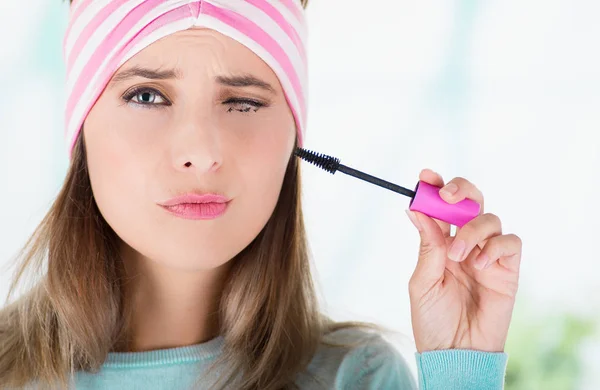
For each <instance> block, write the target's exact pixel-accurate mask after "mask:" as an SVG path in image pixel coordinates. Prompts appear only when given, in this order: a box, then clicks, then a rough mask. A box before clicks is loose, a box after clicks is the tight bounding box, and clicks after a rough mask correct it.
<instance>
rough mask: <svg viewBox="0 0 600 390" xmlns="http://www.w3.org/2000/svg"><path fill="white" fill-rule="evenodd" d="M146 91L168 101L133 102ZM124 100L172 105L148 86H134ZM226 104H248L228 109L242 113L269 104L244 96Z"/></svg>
mask: <svg viewBox="0 0 600 390" xmlns="http://www.w3.org/2000/svg"><path fill="white" fill-rule="evenodd" d="M144 92H150V93H152V94H155V95H158V96H160V97H161V98H162V99H163V100H165V101H166V102H167V103H156V104H154V103H138V102H132V100H133V98H134V97H136V96H137V95H139V94H141V93H144ZM123 100H124V101H125V102H126V103H133V104H135V105H137V106H147V107H145V108H151V107H152V106H163V107H164V106H170V105H171V103H170V102H169V101H168V100H167V98H165V97H164V96H163V94H162V93H160V92H158V91H157V90H156V89H154V88H148V87H138V88H134V89H132V90H131V91H130V92H128V93H127V94H125V95H124V96H123ZM223 104H224V105H246V107H244V108H242V109H239V108H235V107H233V106H232V107H229V108H228V109H227V112H232V111H234V110H235V111H238V112H242V113H247V112H249V111H250V110H252V111H254V112H257V111H258V110H259V109H260V108H262V107H266V106H267V104H265V103H262V102H259V101H257V100H253V99H243V98H229V99H227V100H226V101H224V102H223ZM157 108H162V107H157Z"/></svg>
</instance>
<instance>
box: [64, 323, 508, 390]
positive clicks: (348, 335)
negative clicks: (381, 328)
mask: <svg viewBox="0 0 600 390" xmlns="http://www.w3.org/2000/svg"><path fill="white" fill-rule="evenodd" d="M327 337H329V340H330V341H334V342H338V343H339V342H343V343H346V342H354V341H357V340H364V341H365V343H363V344H362V345H361V346H359V347H355V348H352V349H347V348H346V349H344V348H333V347H327V346H322V347H320V349H319V351H318V352H317V354H316V355H315V356H314V358H313V360H312V361H311V363H310V364H309V366H308V367H307V369H306V370H305V371H304V372H302V373H301V374H300V375H299V376H298V377H297V379H296V382H295V383H296V384H297V385H298V387H299V388H300V389H301V390H319V389H324V390H325V389H327V390H329V389H340V390H342V389H343V390H351V389H352V390H375V389H377V390H381V389H390V390H403V389H417V388H418V389H422V390H434V389H435V390H437V389H443V390H459V389H460V390H475V389H477V390H495V389H502V388H503V384H504V373H505V369H506V362H507V355H506V354H504V353H486V352H478V351H471V350H445V351H435V352H426V353H422V354H416V358H417V368H418V384H419V386H418V387H417V384H416V381H415V379H414V378H413V376H412V374H411V372H410V370H409V368H408V366H407V364H406V361H405V360H404V359H403V358H402V356H401V355H400V354H399V352H398V351H397V350H396V349H395V348H394V347H393V346H392V345H391V344H390V343H389V342H387V341H386V340H385V339H383V338H382V337H381V336H379V335H376V334H372V333H366V332H364V331H361V330H356V329H344V330H338V331H336V332H334V333H331V334H330V335H328V336H327ZM222 345H223V338H222V337H220V336H219V337H217V338H215V339H212V340H210V341H208V342H205V343H202V344H195V345H191V346H186V347H179V348H170V349H160V350H154V351H144V352H124V353H123V352H120V353H110V354H109V355H108V358H107V360H106V361H105V363H104V365H103V366H102V368H101V370H100V371H99V372H98V373H96V374H94V373H88V372H78V373H77V375H76V377H75V389H76V390H80V389H81V390H84V389H85V390H87V389H89V390H92V389H94V390H109V389H110V390H119V389H123V390H125V389H127V390H154V389H157V390H158V389H160V390H163V389H164V390H171V389H173V390H183V389H190V388H191V386H192V384H193V383H194V381H195V380H196V379H197V378H201V377H202V374H203V372H204V371H205V370H206V368H207V367H208V366H209V365H210V363H211V362H212V361H214V359H215V358H216V357H217V356H218V355H219V353H220V351H221V347H222ZM208 382H210V381H208V380H207V381H205V382H203V381H201V382H200V383H201V385H200V387H195V389H207V388H208Z"/></svg>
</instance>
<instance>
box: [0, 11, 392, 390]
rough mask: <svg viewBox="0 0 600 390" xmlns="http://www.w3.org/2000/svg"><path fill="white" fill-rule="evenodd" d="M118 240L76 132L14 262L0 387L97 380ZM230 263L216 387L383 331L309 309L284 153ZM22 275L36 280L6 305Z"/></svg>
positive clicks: (261, 385)
mask: <svg viewBox="0 0 600 390" xmlns="http://www.w3.org/2000/svg"><path fill="white" fill-rule="evenodd" d="M302 3H303V5H306V1H303V2H302ZM119 242H120V238H119V237H118V236H117V234H116V233H115V232H114V231H113V230H112V229H111V228H110V226H109V225H108V223H107V222H106V221H105V220H104V218H103V217H102V214H101V213H100V211H99V210H98V206H97V205H96V202H95V200H94V197H93V193H92V189H91V185H90V181H89V176H88V171H87V160H86V151H85V141H84V137H83V132H81V135H80V136H79V139H78V140H77V143H76V145H75V147H74V150H73V155H72V159H71V162H70V166H69V169H68V172H67V176H66V178H65V180H64V183H63V186H62V188H61V190H60V192H59V194H58V195H57V197H56V199H55V201H54V203H53V204H52V206H51V208H50V210H49V211H48V213H47V214H46V216H45V217H44V218H43V220H42V221H41V223H40V224H39V226H38V227H37V228H36V230H35V231H34V233H33V234H32V236H31V237H30V238H29V239H28V241H27V242H26V243H25V245H24V247H23V248H22V250H21V252H20V253H19V255H18V256H17V257H16V258H15V261H16V262H17V264H16V270H15V275H14V279H13V280H12V282H11V285H10V287H9V293H8V296H7V299H6V302H7V305H6V306H5V307H4V308H2V310H0V384H1V385H0V386H7V387H8V388H14V387H17V388H21V387H25V386H36V385H37V386H40V388H43V389H47V388H49V387H51V386H52V388H56V387H54V386H57V387H59V388H65V389H67V388H69V381H70V380H72V377H73V375H74V373H75V372H76V371H79V370H84V371H88V372H98V370H99V369H100V367H101V366H102V364H103V362H104V361H105V359H106V357H107V354H108V353H109V352H110V351H114V350H115V348H116V347H117V343H118V342H119V340H127V339H128V338H129V336H128V334H127V333H128V329H129V321H130V318H131V313H132V308H131V307H130V303H129V302H128V301H127V300H126V299H124V294H123V283H124V278H125V273H124V267H123V262H122V260H121V257H120V253H119V250H118V248H119ZM231 262H232V269H231V272H230V274H229V275H228V280H227V283H226V287H225V290H224V291H223V294H222V298H221V302H220V311H219V316H220V318H219V323H220V324H221V329H220V334H221V335H222V336H223V338H224V345H223V353H222V354H221V356H220V357H219V359H218V360H217V362H216V364H220V363H225V366H226V367H227V370H229V371H228V375H225V376H223V378H224V380H223V383H222V385H223V387H226V386H232V385H235V388H236V389H240V390H258V389H260V390H271V389H272V390H279V389H288V388H293V387H294V385H293V382H294V379H295V377H296V375H297V374H299V373H300V372H302V371H303V370H304V369H305V368H306V367H307V365H308V363H309V362H310V360H311V358H312V357H313V356H314V354H315V352H316V350H317V348H318V347H319V345H321V344H326V345H331V346H336V344H331V343H330V342H326V341H325V340H324V339H323V336H325V335H326V334H328V333H330V332H332V331H335V330H338V329H342V328H352V327H361V328H363V329H365V330H378V331H380V332H384V331H386V330H385V329H384V328H382V327H379V326H377V325H374V324H369V323H358V322H344V323H335V322H333V321H331V320H329V319H328V318H327V317H325V316H323V315H322V314H321V313H320V312H319V308H318V304H317V298H316V294H315V289H314V285H313V280H312V276H311V272H310V261H309V256H308V249H307V243H306V236H305V229H304V220H303V215H302V207H301V187H300V166H299V164H298V162H297V159H296V158H295V157H293V156H290V161H289V164H288V167H287V171H286V174H285V178H284V182H283V186H282V189H281V193H280V196H279V200H278V203H277V205H276V207H275V210H274V212H273V215H272V216H271V218H270V219H269V221H268V222H267V224H266V225H265V227H264V228H263V230H262V231H261V232H260V234H259V235H258V236H257V237H256V238H255V239H254V240H253V242H252V243H251V244H250V245H249V246H248V247H246V248H245V249H244V250H243V251H242V252H241V253H240V254H238V255H237V256H236V257H235V258H234V259H232V260H231ZM44 268H45V271H44ZM27 273H33V274H38V275H39V277H38V278H35V277H32V278H30V279H31V281H32V282H33V287H32V288H30V289H29V290H27V291H26V292H25V293H24V294H23V295H22V296H20V297H19V298H18V299H16V300H15V301H14V302H10V299H11V297H12V296H13V295H14V293H15V291H16V288H17V286H19V285H20V283H21V282H23V281H24V280H26V279H27V278H26V275H27ZM337 346H340V347H352V346H353V345H350V344H346V345H342V344H338V345H337ZM124 348H126V346H125V347H124ZM240 373H241V375H240ZM234 378H235V379H234Z"/></svg>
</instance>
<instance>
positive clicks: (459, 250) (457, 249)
mask: <svg viewBox="0 0 600 390" xmlns="http://www.w3.org/2000/svg"><path fill="white" fill-rule="evenodd" d="M465 247H466V244H465V242H464V241H463V240H455V241H454V242H453V243H452V246H451V247H450V250H449V251H448V257H449V258H450V260H452V261H461V260H462V258H463V255H464V252H465Z"/></svg>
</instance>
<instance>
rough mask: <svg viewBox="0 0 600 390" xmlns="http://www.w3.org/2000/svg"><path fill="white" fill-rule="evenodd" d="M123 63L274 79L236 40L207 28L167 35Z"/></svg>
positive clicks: (262, 62) (270, 71)
mask: <svg viewBox="0 0 600 390" xmlns="http://www.w3.org/2000/svg"><path fill="white" fill-rule="evenodd" d="M126 64H136V65H138V64H145V65H155V66H164V67H173V68H175V67H176V68H178V69H180V70H181V73H182V75H181V76H182V77H186V72H187V73H189V72H193V71H194V70H195V69H199V70H206V68H211V69H214V70H218V71H227V72H232V73H241V72H244V73H252V74H256V75H260V76H262V77H263V78H270V79H271V80H276V79H277V77H276V75H275V73H274V72H273V71H272V69H271V68H270V67H269V66H268V65H267V64H266V63H265V62H264V61H263V60H262V59H261V58H260V57H259V56H258V55H257V54H255V53H254V52H253V51H252V50H250V49H249V48H247V47H246V46H244V45H243V44H241V43H239V42H238V41H236V40H234V39H232V38H230V37H228V36H226V35H224V34H222V33H220V32H217V31H214V30H211V29H208V28H198V27H194V28H190V29H188V30H183V31H179V32H176V33H173V34H171V35H168V36H166V37H164V38H161V39H159V40H158V41H156V42H154V43H152V44H151V45H149V46H148V47H146V48H144V49H143V50H142V51H140V52H139V53H137V54H136V55H135V56H133V57H132V58H131V59H130V60H129V61H127V63H126Z"/></svg>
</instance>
